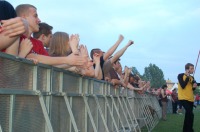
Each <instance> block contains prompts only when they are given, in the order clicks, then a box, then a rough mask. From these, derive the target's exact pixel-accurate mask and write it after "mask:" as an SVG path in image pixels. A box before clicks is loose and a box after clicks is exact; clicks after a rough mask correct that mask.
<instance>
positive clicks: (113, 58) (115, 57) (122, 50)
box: [111, 40, 134, 63]
mask: <svg viewBox="0 0 200 132" xmlns="http://www.w3.org/2000/svg"><path fill="white" fill-rule="evenodd" d="M133 43H134V42H133V41H132V40H129V42H128V43H127V45H126V46H125V47H124V48H122V49H121V50H119V51H118V52H117V53H115V55H114V56H113V57H112V58H111V63H114V62H115V61H116V60H117V59H119V58H120V57H121V56H122V55H123V54H124V52H125V51H126V49H127V48H128V47H129V46H131V45H132V44H133Z"/></svg>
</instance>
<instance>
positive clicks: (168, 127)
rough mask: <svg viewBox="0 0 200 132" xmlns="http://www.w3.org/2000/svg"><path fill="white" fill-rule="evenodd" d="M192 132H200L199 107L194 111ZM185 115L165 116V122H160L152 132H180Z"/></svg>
mask: <svg viewBox="0 0 200 132" xmlns="http://www.w3.org/2000/svg"><path fill="white" fill-rule="evenodd" d="M193 112H194V125H193V128H194V131H195V132H200V125H199V122H200V106H198V107H197V108H196V109H194V111H193ZM184 116H185V114H182V115H180V114H167V121H163V120H160V121H159V123H158V124H157V126H156V127H155V128H154V129H153V130H152V132H182V128H183V121H184Z"/></svg>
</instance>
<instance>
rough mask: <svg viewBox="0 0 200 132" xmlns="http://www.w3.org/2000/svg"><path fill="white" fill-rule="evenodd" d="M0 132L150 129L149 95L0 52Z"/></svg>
mask: <svg viewBox="0 0 200 132" xmlns="http://www.w3.org/2000/svg"><path fill="white" fill-rule="evenodd" d="M0 69H1V70H0V132H1V131H3V132H27V131H28V132H68V131H69V132H72V131H75V132H78V131H81V132H93V131H94V132H110V131H116V132H119V131H124V132H125V131H139V132H140V131H142V129H141V128H142V127H146V129H147V131H151V130H152V129H153V128H154V127H155V125H156V124H157V123H158V121H159V119H160V117H161V109H160V107H159V104H158V101H157V99H156V97H155V96H153V95H150V94H143V95H139V94H137V93H135V92H134V91H132V90H128V89H123V88H118V89H115V88H114V87H113V86H112V85H111V84H110V83H107V82H105V81H100V80H96V79H93V78H88V77H82V76H80V75H77V74H74V73H71V72H68V71H66V70H63V69H59V68H56V67H52V66H49V65H44V64H37V65H35V64H33V63H32V62H31V61H28V60H26V59H21V58H16V57H14V56H11V55H7V54H4V53H0Z"/></svg>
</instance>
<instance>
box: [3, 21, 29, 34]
mask: <svg viewBox="0 0 200 132" xmlns="http://www.w3.org/2000/svg"><path fill="white" fill-rule="evenodd" d="M1 23H2V28H1V30H2V31H1V33H3V34H4V35H6V36H9V37H14V36H17V35H21V34H27V33H28V22H27V21H26V20H25V19H23V18H21V17H16V18H12V19H9V20H2V21H1Z"/></svg>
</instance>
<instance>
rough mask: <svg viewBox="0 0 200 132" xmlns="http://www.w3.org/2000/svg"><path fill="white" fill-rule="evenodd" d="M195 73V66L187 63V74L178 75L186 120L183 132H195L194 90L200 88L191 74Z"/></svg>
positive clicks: (180, 96)
mask: <svg viewBox="0 0 200 132" xmlns="http://www.w3.org/2000/svg"><path fill="white" fill-rule="evenodd" d="M193 72H194V65H193V64H191V63H187V64H186V65H185V73H181V74H179V75H178V99H179V101H180V103H181V105H182V106H183V107H184V108H185V119H184V124H183V132H193V131H194V130H193V122H194V114H193V104H194V93H193V90H195V89H196V87H197V86H199V83H197V82H196V81H195V79H194V77H193V76H191V74H193Z"/></svg>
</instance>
